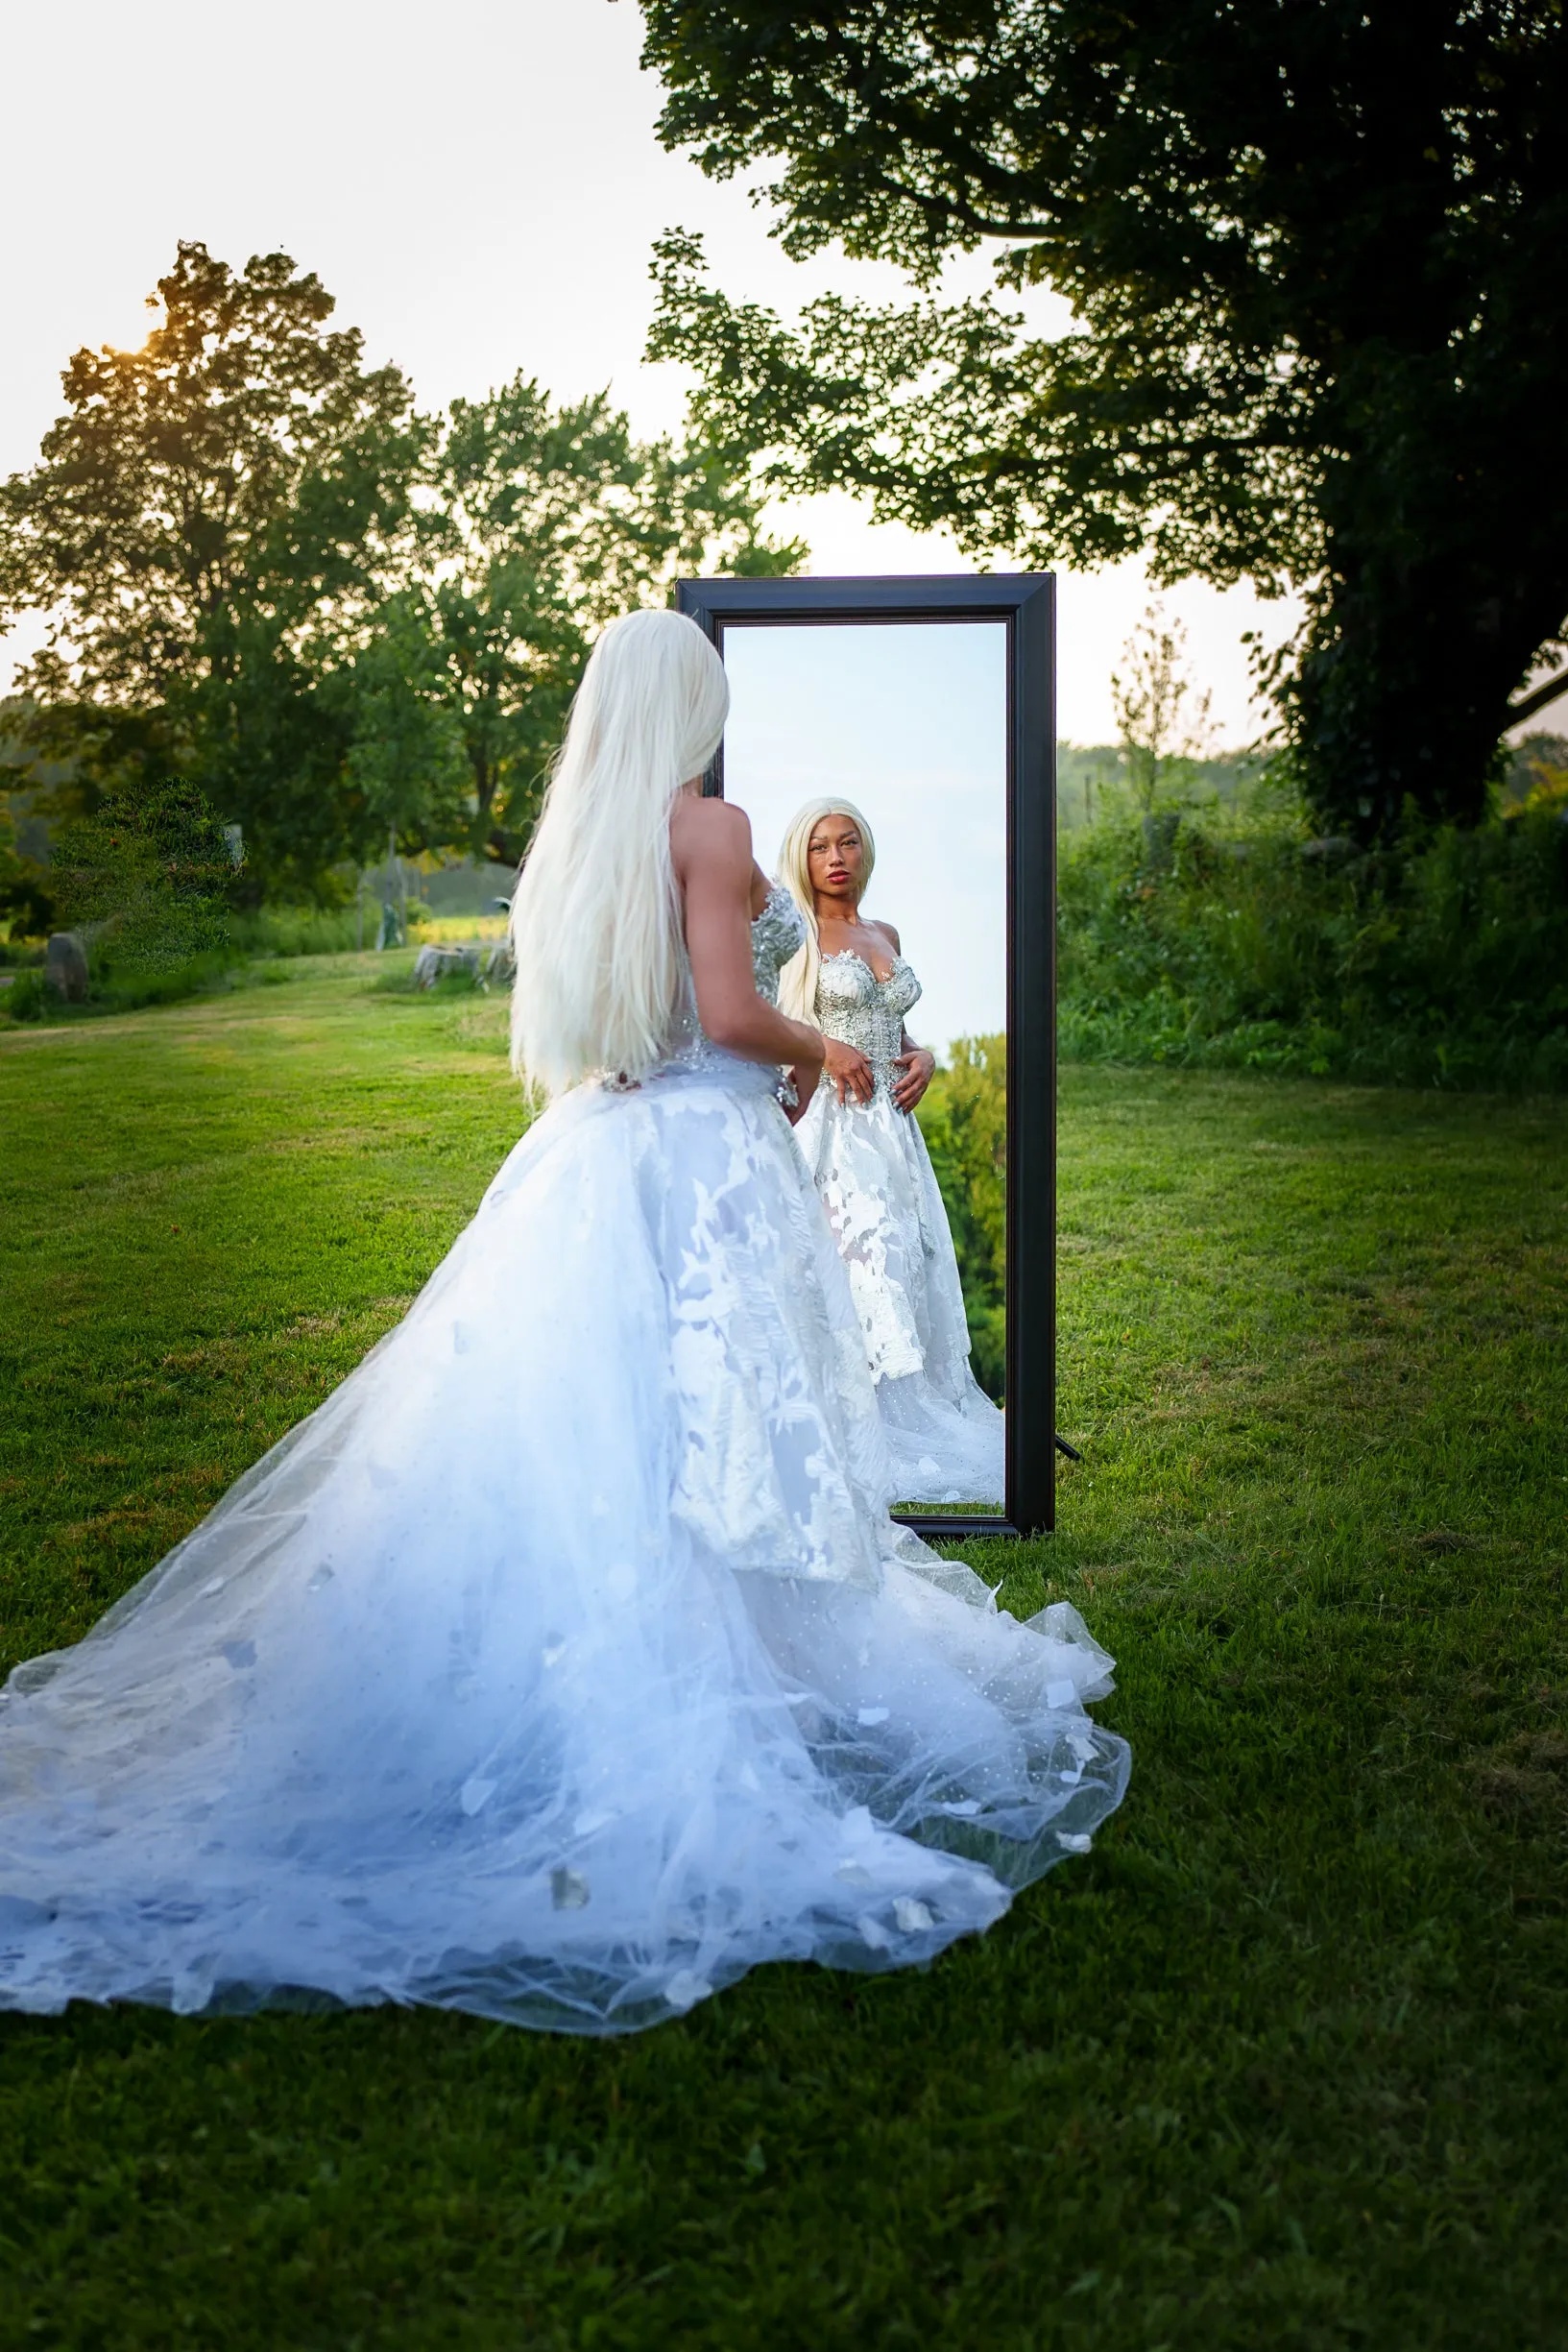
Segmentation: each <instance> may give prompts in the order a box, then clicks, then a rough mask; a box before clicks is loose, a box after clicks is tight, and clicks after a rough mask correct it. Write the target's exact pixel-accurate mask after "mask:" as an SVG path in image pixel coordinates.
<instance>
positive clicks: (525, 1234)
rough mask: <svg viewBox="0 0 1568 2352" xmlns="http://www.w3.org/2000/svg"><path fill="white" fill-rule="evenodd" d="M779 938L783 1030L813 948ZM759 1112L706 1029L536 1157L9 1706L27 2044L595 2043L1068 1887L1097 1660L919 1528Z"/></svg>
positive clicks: (16, 1994) (10, 1798)
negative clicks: (1046, 1875) (60, 2018)
mask: <svg viewBox="0 0 1568 2352" xmlns="http://www.w3.org/2000/svg"><path fill="white" fill-rule="evenodd" d="M798 938H799V931H798V917H797V916H796V915H795V911H794V909H793V907H792V906H791V904H790V903H789V901H788V899H787V898H786V897H785V896H784V894H783V893H781V892H777V891H776V892H775V893H774V895H773V897H772V898H771V899H770V901H769V904H768V907H767V909H766V910H765V912H764V914H763V915H762V916H761V918H760V920H759V922H758V923H757V925H756V926H755V927H754V940H755V951H756V962H757V970H758V976H759V982H760V985H762V986H764V987H765V988H766V989H767V990H768V992H769V993H771V992H772V991H773V990H774V988H775V987H776V983H777V975H778V971H779V968H780V966H781V964H782V963H783V962H784V960H785V958H787V957H788V956H789V955H790V954H791V953H792V952H793V950H794V948H795V946H796V944H797V943H798ZM773 1083H774V1079H773V1074H772V1073H771V1072H769V1071H766V1070H763V1069H761V1068H759V1067H756V1066H754V1065H752V1064H750V1063H746V1062H742V1061H738V1060H736V1059H735V1058H734V1057H732V1056H730V1055H724V1054H722V1053H719V1052H717V1051H715V1050H714V1049H713V1048H712V1046H710V1045H709V1044H708V1042H707V1041H706V1039H705V1038H704V1037H703V1036H702V1033H701V1031H700V1029H699V1028H698V1026H697V1023H696V1019H695V1014H694V1011H691V1010H690V1009H689V1008H688V1014H687V1017H686V1018H685V1020H684V1021H683V1023H682V1024H681V1030H680V1033H679V1034H678V1035H677V1036H676V1037H675V1038H674V1039H672V1041H671V1046H670V1052H669V1056H668V1059H667V1062H666V1063H665V1064H664V1065H663V1067H662V1068H661V1069H660V1070H659V1071H658V1072H657V1073H656V1074H655V1075H654V1076H653V1077H652V1078H651V1079H647V1080H646V1081H644V1082H643V1083H642V1084H641V1085H639V1086H637V1087H633V1088H621V1089H617V1088H616V1087H615V1086H614V1085H609V1084H602V1083H597V1082H594V1083H589V1084H585V1085H582V1086H579V1087H578V1088H577V1089H575V1091H573V1092H572V1093H571V1094H569V1095H567V1096H566V1097H565V1098H564V1099H562V1100H561V1101H559V1102H558V1103H556V1104H555V1105H554V1106H553V1107H552V1108H551V1109H550V1110H549V1111H547V1112H546V1113H545V1114H544V1115H543V1117H542V1118H540V1119H539V1120H538V1121H537V1122H536V1123H535V1124H534V1125H533V1126H532V1127H531V1128H530V1129H529V1130H528V1132H527V1134H526V1135H525V1136H524V1138H523V1140H522V1141H521V1142H520V1143H519V1145H518V1147H517V1149H516V1150H515V1151H514V1152H512V1154H511V1156H510V1157H509V1158H508V1159H507V1161H506V1163H505V1165H504V1166H503V1167H502V1169H501V1171H500V1173H499V1175H498V1176H496V1178H495V1182H494V1183H493V1184H492V1186H491V1188H490V1190H489V1192H488V1193H487V1195H486V1196H485V1199H484V1201H483V1203H482V1204H481V1206H480V1208H479V1210H478V1213H477V1215H476V1216H475V1217H474V1220H473V1222H472V1224H470V1226H469V1227H468V1229H467V1231H466V1232H465V1233H464V1234H463V1235H462V1236H461V1238H460V1239H459V1240H458V1242H457V1244H456V1246H455V1247H454V1248H453V1249H452V1250H451V1252H450V1254H449V1255H448V1256H447V1258H446V1261H445V1262H444V1264H443V1265H442V1266H441V1267H440V1268H439V1269H438V1270H437V1272H436V1273H435V1274H434V1275H433V1276H432V1278H431V1280H430V1282H429V1283H428V1285H427V1286H426V1288H425V1289H424V1291H423V1292H422V1295H421V1297H419V1299H418V1300H417V1301H416V1303H415V1305H414V1306H413V1308H412V1309H411V1310H410V1312H409V1314H408V1316H407V1317H406V1319H405V1320H404V1321H403V1322H402V1323H400V1324H399V1325H398V1328H397V1329H396V1330H395V1331H393V1332H392V1333H390V1334H389V1335H388V1337H387V1338H386V1339H385V1340H383V1341H382V1342H381V1344H380V1346H378V1347H376V1348H375V1349H374V1350H373V1351H372V1353H371V1354H370V1355H369V1356H368V1357H367V1358H366V1360H365V1362H364V1363H363V1364H362V1365H361V1366H360V1367H359V1369H358V1370H356V1371H355V1372H354V1373H353V1374H352V1375H351V1376H350V1378H349V1379H348V1380H347V1381H345V1382H344V1384H343V1386H342V1387H341V1388H340V1389H339V1390H338V1391H337V1392H336V1394H334V1395H332V1396H331V1397H329V1398H328V1399H327V1401H326V1404H324V1405H323V1406H322V1407H321V1409H320V1410H319V1411H318V1412H316V1413H314V1414H313V1415H312V1416H311V1417H310V1418H309V1419H308V1420H306V1421H304V1422H303V1423H302V1425H301V1426H300V1427H299V1428H298V1429H296V1430H295V1431H294V1432H293V1433H292V1434H291V1435H290V1436H289V1437H287V1438H286V1439H284V1441H283V1442H282V1443H281V1444H279V1445H277V1446H276V1447H275V1448H274V1449H273V1451H272V1452H271V1453H270V1454H268V1455H266V1456H265V1457H264V1459H263V1460H262V1461H260V1462H259V1463H257V1464H256V1466H255V1467H254V1468H253V1469H252V1470H251V1471H250V1472H249V1473H248V1474H247V1475H246V1476H245V1477H244V1478H242V1479H241V1480H240V1481H239V1483H238V1484H237V1485H236V1486H235V1487H234V1488H233V1490H232V1491H230V1492H229V1494H228V1495H227V1496H226V1497H225V1499H224V1500H223V1502H221V1503H220V1504H219V1505H218V1507H217V1509H216V1510H215V1511H214V1512H213V1513H212V1514H211V1515H210V1516H209V1517H208V1518H206V1519H205V1521H204V1522H203V1523H202V1524H201V1525H200V1526H199V1527H198V1528H197V1529H196V1530H195V1532H194V1533H193V1534H192V1535H191V1536H189V1537H188V1538H187V1539H186V1540H185V1541H184V1542H182V1543H181V1544H180V1545H179V1546H178V1547H177V1548H176V1549H175V1550H174V1551H173V1552H171V1553H170V1554H169V1556H168V1558H167V1559H166V1560H165V1561H164V1562H163V1563H162V1564H161V1565H160V1566H159V1567H157V1568H156V1569H155V1570H154V1571H153V1572H152V1573H151V1574H150V1575H149V1576H148V1577H146V1578H145V1579H144V1580H143V1582H142V1583H141V1584H140V1585H138V1586H137V1587H136V1588H135V1589H134V1590H133V1591H132V1592H131V1593H129V1594H128V1595H127V1596H126V1597H125V1599H123V1600H122V1601H120V1602H119V1603H118V1605H117V1606H116V1607H115V1608H113V1609H111V1610H110V1611H109V1614H108V1615H107V1616H106V1617H105V1618H104V1619H103V1621H102V1622H101V1623H100V1624H99V1625H98V1626H97V1627H95V1628H94V1630H93V1631H92V1632H91V1633H90V1634H89V1635H88V1636H87V1637H86V1639H85V1640H84V1641H82V1642H81V1643H79V1644H78V1645H77V1646H76V1647H75V1648H74V1649H70V1650H63V1651H60V1652H57V1653H55V1654H54V1655H52V1656H49V1657H46V1658H39V1659H35V1660H34V1661H31V1662H30V1663H28V1664H25V1665H23V1666H20V1667H19V1668H18V1669H17V1670H16V1672H15V1673H14V1674H13V1675H12V1678H11V1681H10V1683H9V1685H7V1687H6V1690H5V1692H4V1694H3V1697H0V2006H5V2007H12V2008H22V2009H33V2010H58V2009H60V2007H62V2006H63V2004H64V2003H65V2002H66V2001H68V2000H72V1999H73V1998H76V1997H82V1998H85V1999H89V2000H116V1999H123V2000H145V2001H156V2002H161V2003H166V2004H168V2005H169V2006H171V2007H173V2008H175V2009H177V2010H181V2011H187V2012H189V2011H203V2010H207V2011H226V2010H244V2009H251V2008H256V2007H259V2006H261V2005H263V2004H273V2005H278V2004H284V2005H296V2006H301V2005H311V2004H318V2005H319V2004H321V2003H322V2002H324V2001H325V2002H334V2001H335V2002H345V2003H354V2004H363V2003H370V2002H376V2001H383V2000H394V2001H424V2002H434V2003H438V2004H440V2005H443V2006H446V2007H452V2008H459V2009H467V2010H472V2011H477V2012H479V2013H481V2014H483V2015H485V2016H490V2017H495V2018H501V2019H508V2020H512V2021H515V2022H516V2023H518V2024H520V2025H535V2026H543V2027H549V2028H555V2029H559V2030H567V2031H580V2032H613V2031H620V2030H627V2029H630V2028H632V2027H636V2026H640V2025H650V2024H654V2023H657V2022H658V2021H659V2020H660V2019H662V2018H667V2017H670V2016H671V2015H674V2014H678V2013H680V2012H681V2011H683V2010H686V2009H688V2008H689V2007H690V2006H691V2004H692V2003H693V2002H695V2001H697V2000H701V1999H702V1998H703V1997H704V1996H705V1995H707V1994H708V1993H710V1992H712V1990H713V1989H714V1988H715V1987H717V1986H720V1985H723V1984H726V1983H729V1982H731V1981H732V1980H733V1979H734V1978H736V1976H740V1975H741V1974H742V1973H743V1972H744V1971H745V1970H746V1969H748V1968H750V1967H752V1966H754V1965H755V1964H756V1963H757V1962H759V1961H762V1960H778V1959H817V1960H822V1961H828V1962H832V1963H833V1964H835V1965H838V1966H843V1967H852V1968H860V1969H867V1968H890V1967H896V1966H899V1965H902V1964H904V1963H906V1962H910V1961H923V1960H928V1959H929V1958H930V1957H931V1955H932V1954H933V1953H935V1952H939V1951H940V1950H941V1949H942V1948H943V1947H944V1946H945V1945H947V1944H948V1943H950V1942H951V1941H952V1940H953V1938H954V1937H955V1936H958V1935H962V1934H963V1933H965V1932H966V1931H968V1930H972V1929H977V1928H986V1927H988V1926H989V1925H990V1924H991V1922H992V1921H994V1920H995V1919H997V1918H998V1917H999V1915H1000V1914H1001V1912H1002V1911H1004V1910H1005V1909H1006V1907H1007V1903H1008V1900H1009V1892H1008V1890H1009V1889H1010V1888H1012V1887H1016V1886H1018V1885H1021V1884H1023V1883H1024V1882H1025V1881H1026V1880H1028V1879H1033V1878H1035V1877H1037V1876H1038V1875H1039V1874H1040V1873H1041V1872H1043V1871H1045V1870H1047V1869H1049V1867H1050V1865H1051V1863H1052V1862H1054V1861H1056V1860H1057V1859H1058V1858H1059V1857H1060V1856H1061V1855H1064V1854H1073V1853H1078V1852H1081V1851H1082V1850H1084V1849H1085V1848H1086V1847H1087V1845H1088V1843H1089V1838H1090V1833H1091V1832H1092V1831H1093V1830H1094V1829H1095V1827H1096V1825H1097V1824H1098V1822H1100V1821H1102V1820H1103V1819H1104V1818H1105V1816H1106V1815H1107V1814H1108V1813H1109V1812H1110V1811H1111V1810H1112V1808H1113V1807H1114V1806H1116V1805H1117V1804H1118V1803H1119V1802H1120V1800H1121V1797H1122V1790H1123V1787H1124V1785H1125V1782H1126V1777H1127V1750H1126V1748H1125V1746H1124V1744H1123V1743H1122V1741H1121V1740H1120V1739H1118V1738H1116V1737H1115V1736H1113V1735H1112V1734H1109V1733H1106V1732H1104V1731H1101V1730H1100V1729H1098V1726H1096V1725H1095V1724H1094V1723H1093V1722H1091V1720H1090V1719H1089V1718H1088V1716H1087V1715H1086V1714H1085V1712H1084V1709H1083V1701H1084V1700H1085V1699H1086V1698H1092V1697H1094V1696H1096V1695H1098V1694H1099V1693H1100V1692H1103V1691H1105V1690H1107V1689H1108V1688H1109V1687H1110V1682H1109V1675H1108V1668H1109V1665H1110V1661H1109V1660H1108V1659H1107V1658H1106V1656H1105V1654H1104V1653H1103V1651H1101V1650H1100V1649H1098V1647H1097V1646H1096V1644H1095V1643H1094V1642H1093V1641H1092V1640H1091V1639H1090V1638H1089V1637H1088V1635H1087V1633H1086V1632H1085V1630H1084V1627H1083V1625H1082V1623H1081V1620H1080V1619H1079V1618H1078V1617H1077V1616H1076V1615H1075V1613H1074V1612H1073V1611H1072V1610H1071V1609H1069V1608H1067V1607H1065V1606H1059V1607H1057V1608H1056V1609H1053V1610H1048V1611H1046V1612H1044V1614H1043V1616H1041V1617H1038V1618H1035V1619H1032V1620H1031V1621H1030V1622H1029V1623H1028V1624H1027V1625H1021V1624H1019V1623H1017V1622H1016V1621H1015V1620H1014V1619H1013V1618H1012V1617H1010V1616H1008V1615H1006V1614H1005V1613H1001V1612H998V1611H997V1610H996V1608H995V1607H994V1605H993V1603H992V1602H991V1599H990V1596H989V1594H988V1593H987V1592H986V1590H985V1588H984V1587H983V1586H982V1585H981V1584H980V1583H979V1582H978V1580H977V1578H976V1577H974V1576H973V1575H971V1574H970V1573H969V1571H968V1570H967V1569H964V1568H961V1567H957V1566H953V1565H949V1564H944V1563H942V1562H941V1561H939V1560H938V1559H937V1558H936V1557H935V1556H934V1555H932V1554H930V1553H929V1552H928V1551H927V1550H926V1549H925V1547H924V1546H922V1545H920V1544H919V1543H917V1542H916V1541H915V1540H914V1539H913V1538H911V1537H909V1536H907V1535H901V1534H900V1532H899V1530H898V1529H897V1528H896V1527H895V1526H894V1525H893V1523H892V1522H891V1521H890V1520H889V1519H888V1518H887V1516H886V1514H885V1510H884V1508H883V1506H884V1503H885V1501H886V1499H887V1497H888V1495H889V1493H890V1491H891V1488H892V1484H893V1481H892V1479H891V1477H890V1473H889V1469H888V1465H887V1461H886V1456H885V1453H884V1450H883V1445H882V1440H881V1436H880V1427H879V1422H878V1417H877V1412H876V1407H875V1404H874V1401H873V1395H872V1389H871V1383H870V1381H869V1379H868V1377H867V1374H866V1371H865V1367H864V1363H863V1360H862V1353H861V1344H860V1333H859V1328H858V1325H857V1323H856V1319H855V1315H854V1311H853V1309H852V1307H851V1304H850V1298H849V1293H848V1288H847V1285H846V1283H845V1280H844V1276H843V1273H842V1270H841V1268H840V1266H839V1263H838V1259H837V1257H836V1255H835V1253H834V1250H833V1247H832V1239H831V1236H830V1234H829V1231H828V1227H827V1225H826V1223H825V1222H824V1220H823V1217H822V1214H821V1211H820V1209H819V1207H818V1205H817V1202H816V1200H815V1198H814V1196H813V1194H812V1191H811V1188H810V1184H809V1181H808V1177H807V1175H806V1172H805V1169H804V1167H803V1164H802V1162H801V1159H800V1156H799V1154H798V1153H797V1152H796V1150H795V1147H794V1144H793V1142H792V1140H791V1137H790V1133H789V1129H788V1128H787V1125H786V1123H785V1121H784V1116H783V1114H782V1113H781V1111H780V1109H779V1107H778V1104H777V1103H776V1102H775V1101H774V1099H773V1093H772V1087H773Z"/></svg>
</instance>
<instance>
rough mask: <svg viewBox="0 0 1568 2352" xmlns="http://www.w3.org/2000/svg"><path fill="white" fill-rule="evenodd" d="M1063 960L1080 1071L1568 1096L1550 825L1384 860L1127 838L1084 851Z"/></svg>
mask: <svg viewBox="0 0 1568 2352" xmlns="http://www.w3.org/2000/svg"><path fill="white" fill-rule="evenodd" d="M1058 951H1059V957H1058V968H1059V976H1060V1031H1059V1037H1060V1045H1061V1050H1062V1052H1063V1054H1064V1055H1069V1056H1071V1057H1076V1058H1080V1059H1085V1060H1103V1059H1124V1060H1130V1061H1161V1062H1173V1063H1178V1064H1188V1065H1195V1066H1207V1067H1221V1068H1253V1069H1270V1070H1286V1071H1303V1072H1311V1073H1312V1074H1314V1075H1315V1076H1319V1077H1328V1076H1348V1077H1356V1078H1361V1079H1368V1080H1385V1081H1386V1080H1392V1081H1393V1082H1395V1083H1405V1084H1420V1085H1439V1086H1444V1085H1446V1086H1501V1087H1509V1088H1539V1089H1550V1088H1557V1087H1560V1086H1562V1085H1563V1084H1564V1082H1565V1080H1568V827H1565V826H1564V825H1563V823H1562V822H1561V820H1560V817H1559V816H1558V814H1557V813H1556V811H1555V810H1554V809H1552V808H1550V807H1540V806H1536V807H1526V808H1525V809H1523V810H1522V811H1521V812H1519V813H1518V814H1515V815H1511V816H1509V817H1508V818H1507V819H1503V820H1498V821H1495V822H1493V823H1491V824H1488V825H1486V826H1484V827H1482V828H1480V829H1478V830H1476V831H1474V832H1460V831H1459V830H1458V829H1456V828H1454V827H1444V828H1440V829H1437V830H1435V831H1429V832H1426V833H1422V834H1415V833H1411V835H1409V836H1408V837H1407V838H1406V839H1405V840H1404V841H1403V842H1402V843H1401V844H1400V845H1399V847H1398V848H1397V849H1395V850H1393V851H1387V852H1381V853H1371V854H1366V855H1363V854H1360V853H1358V852H1357V851H1356V850H1355V848H1354V846H1353V845H1352V844H1351V843H1350V842H1348V841H1336V840H1328V841H1311V840H1307V839H1304V838H1303V837H1302V835H1301V832H1300V830H1299V828H1297V827H1296V826H1294V825H1293V824H1291V822H1290V821H1289V820H1287V819H1284V818H1281V817H1277V816H1276V817H1272V818H1268V817H1265V818H1258V819H1254V820H1252V821H1250V822H1249V821H1247V820H1246V819H1244V818H1242V819H1238V820H1235V821H1233V822H1230V823H1227V822H1226V821H1225V820H1224V819H1223V818H1222V817H1220V816H1219V814H1218V812H1203V813H1201V814H1198V813H1194V812H1188V811H1182V810H1175V809H1172V810H1167V811H1163V812H1156V813H1155V814H1154V815H1152V816H1150V817H1148V818H1146V819H1144V820H1143V821H1142V822H1138V821H1135V820H1133V819H1132V818H1130V817H1125V818H1122V819H1120V820H1118V821H1117V822H1115V823H1111V824H1104V825H1100V826H1098V827H1096V828H1095V829H1093V830H1092V831H1088V832H1084V833H1081V834H1079V835H1077V836H1075V837H1073V839H1072V840H1070V841H1068V842H1066V843H1064V846H1063V855H1062V862H1061V878H1060V898H1059V916H1058Z"/></svg>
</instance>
